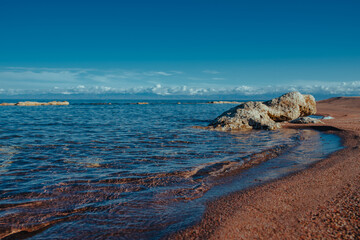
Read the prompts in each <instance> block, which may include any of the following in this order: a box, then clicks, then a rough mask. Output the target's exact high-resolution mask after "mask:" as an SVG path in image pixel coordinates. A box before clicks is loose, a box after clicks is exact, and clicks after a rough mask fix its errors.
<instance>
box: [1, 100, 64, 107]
mask: <svg viewBox="0 0 360 240" xmlns="http://www.w3.org/2000/svg"><path fill="white" fill-rule="evenodd" d="M48 105H69V102H67V101H63V102H58V101H52V102H30V101H25V102H18V103H1V104H0V106H48Z"/></svg>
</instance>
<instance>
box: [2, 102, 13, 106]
mask: <svg viewBox="0 0 360 240" xmlns="http://www.w3.org/2000/svg"><path fill="white" fill-rule="evenodd" d="M0 106H15V103H0Z"/></svg>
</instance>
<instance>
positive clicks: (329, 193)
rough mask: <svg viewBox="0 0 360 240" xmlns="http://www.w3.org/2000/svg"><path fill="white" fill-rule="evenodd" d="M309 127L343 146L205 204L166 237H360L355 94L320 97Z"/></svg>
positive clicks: (359, 130)
mask: <svg viewBox="0 0 360 240" xmlns="http://www.w3.org/2000/svg"><path fill="white" fill-rule="evenodd" d="M317 108H318V114H319V115H324V116H332V117H334V119H331V120H323V121H324V122H325V124H312V125H310V124H309V125H295V124H286V125H285V126H284V127H286V128H314V129H317V130H320V131H326V132H331V133H335V134H338V135H339V136H340V137H342V139H343V144H344V146H345V148H344V149H343V150H340V151H337V152H335V153H333V154H332V155H330V156H329V157H328V158H327V159H324V160H322V161H320V162H318V163H316V164H314V165H313V166H311V167H310V168H308V169H306V170H304V171H301V172H298V173H295V174H292V175H290V176H288V177H285V178H282V179H279V180H276V181H273V182H270V183H267V184H264V185H262V186H259V187H256V188H252V189H249V190H245V191H242V192H237V193H233V194H231V195H228V196H225V197H223V198H220V199H218V200H216V201H214V202H211V203H209V205H208V206H207V210H206V212H205V214H204V216H203V219H202V221H201V222H200V223H199V224H198V225H196V226H194V227H191V228H189V229H186V230H184V231H181V232H179V233H177V234H176V235H173V236H170V237H169V238H170V239H360V209H359V208H360V97H339V98H331V99H328V100H323V101H319V102H318V104H317Z"/></svg>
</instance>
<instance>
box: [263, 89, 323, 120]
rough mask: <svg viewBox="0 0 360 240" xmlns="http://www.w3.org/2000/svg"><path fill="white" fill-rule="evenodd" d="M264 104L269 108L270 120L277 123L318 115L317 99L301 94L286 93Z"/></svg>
mask: <svg viewBox="0 0 360 240" xmlns="http://www.w3.org/2000/svg"><path fill="white" fill-rule="evenodd" d="M264 104H265V105H266V106H268V107H269V116H270V118H271V119H272V120H274V121H276V122H282V121H289V120H293V119H296V118H298V117H304V116H309V115H311V114H315V113H316V102H315V98H314V97H313V96H311V95H303V94H301V93H299V92H289V93H286V94H284V95H282V96H281V97H278V98H274V99H272V100H270V101H266V102H264Z"/></svg>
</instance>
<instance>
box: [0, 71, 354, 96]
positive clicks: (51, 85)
mask: <svg viewBox="0 0 360 240" xmlns="http://www.w3.org/2000/svg"><path fill="white" fill-rule="evenodd" d="M201 72H203V73H204V72H205V76H202V78H203V79H204V80H202V79H201V78H197V77H192V76H189V75H188V74H186V73H184V72H182V71H175V70H174V71H163V70H161V71H155V70H151V71H135V70H131V71H130V70H101V71H100V70H97V69H81V68H19V67H12V68H11V67H8V68H2V69H1V68H0V83H1V84H0V98H2V99H6V98H27V97H31V98H93V97H94V98H119V99H121V98H139V99H140V98H141V99H146V98H149V99H153V98H171V99H174V98H193V99H196V98H202V99H205V98H206V99H219V98H222V99H266V98H268V97H274V96H278V95H281V94H283V93H286V92H289V91H300V92H301V93H307V94H313V95H314V96H315V97H316V96H317V97H318V98H326V97H331V96H359V95H360V81H351V82H309V81H303V82H302V83H299V84H282V85H260V86H251V85H246V84H243V85H236V84H223V83H224V81H226V80H225V78H222V76H221V74H220V72H217V71H210V70H206V71H200V73H201ZM206 74H208V75H214V74H216V75H220V76H219V77H216V78H214V77H213V76H208V77H206ZM184 79H187V81H186V80H184ZM194 79H196V80H194ZM199 79H200V80H201V81H200V80H199ZM211 80H215V81H216V82H214V81H213V82H212V84H210V83H209V82H210V81H211ZM195 83H197V84H198V85H196V84H195ZM204 86H206V87H204ZM224 86H226V87H224Z"/></svg>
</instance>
